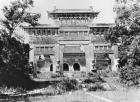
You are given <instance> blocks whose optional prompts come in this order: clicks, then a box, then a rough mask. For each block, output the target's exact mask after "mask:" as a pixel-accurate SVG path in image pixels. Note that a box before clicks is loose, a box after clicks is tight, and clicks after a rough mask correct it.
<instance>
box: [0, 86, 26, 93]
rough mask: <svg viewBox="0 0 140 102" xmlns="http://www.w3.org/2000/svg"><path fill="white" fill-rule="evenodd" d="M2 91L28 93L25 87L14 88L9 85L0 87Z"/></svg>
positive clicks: (0, 91)
mask: <svg viewBox="0 0 140 102" xmlns="http://www.w3.org/2000/svg"><path fill="white" fill-rule="evenodd" d="M0 93H1V94H10V95H11V94H12V95H14V94H21V93H26V91H25V90H24V89H23V88H20V87H18V88H13V87H10V88H8V87H7V86H2V87H0Z"/></svg>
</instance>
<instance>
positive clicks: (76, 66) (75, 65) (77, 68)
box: [73, 63, 80, 71]
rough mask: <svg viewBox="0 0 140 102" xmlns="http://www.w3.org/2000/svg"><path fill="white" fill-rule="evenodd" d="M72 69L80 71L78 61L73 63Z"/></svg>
mask: <svg viewBox="0 0 140 102" xmlns="http://www.w3.org/2000/svg"><path fill="white" fill-rule="evenodd" d="M73 68H74V71H80V65H79V64H78V63H74V64H73Z"/></svg>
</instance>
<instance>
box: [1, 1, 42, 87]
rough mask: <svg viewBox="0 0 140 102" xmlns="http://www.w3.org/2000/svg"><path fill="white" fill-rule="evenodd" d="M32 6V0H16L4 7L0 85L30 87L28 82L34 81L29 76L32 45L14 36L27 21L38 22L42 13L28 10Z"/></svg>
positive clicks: (32, 23)
mask: <svg viewBox="0 0 140 102" xmlns="http://www.w3.org/2000/svg"><path fill="white" fill-rule="evenodd" d="M32 6H33V1H32V0H16V1H12V2H11V4H10V5H9V6H5V7H4V8H3V14H4V17H5V18H4V19H2V20H1V25H2V26H3V29H0V85H3V84H4V85H7V86H14V87H17V86H21V87H24V88H28V87H29V85H28V84H31V83H32V81H31V80H30V79H29V76H28V70H29V64H28V59H29V50H30V47H29V45H28V44H24V43H21V42H19V41H17V40H16V39H15V38H14V37H13V36H12V35H13V34H14V31H15V29H16V28H18V27H20V26H22V25H23V23H25V22H26V23H29V24H31V25H36V24H37V21H38V18H39V17H40V15H39V14H32V13H30V12H28V11H27V10H28V9H29V8H30V7H32ZM19 33H20V32H19Z"/></svg>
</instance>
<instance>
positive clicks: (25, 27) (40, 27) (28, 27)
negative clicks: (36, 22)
mask: <svg viewBox="0 0 140 102" xmlns="http://www.w3.org/2000/svg"><path fill="white" fill-rule="evenodd" d="M23 28H24V29H33V28H36V29H37V28H38V29H44V28H52V29H58V28H59V27H58V26H34V27H33V26H24V27H23Z"/></svg>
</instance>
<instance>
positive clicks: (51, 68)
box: [50, 64, 53, 72]
mask: <svg viewBox="0 0 140 102" xmlns="http://www.w3.org/2000/svg"><path fill="white" fill-rule="evenodd" d="M50 71H51V72H52V71H53V64H51V65H50Z"/></svg>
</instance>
